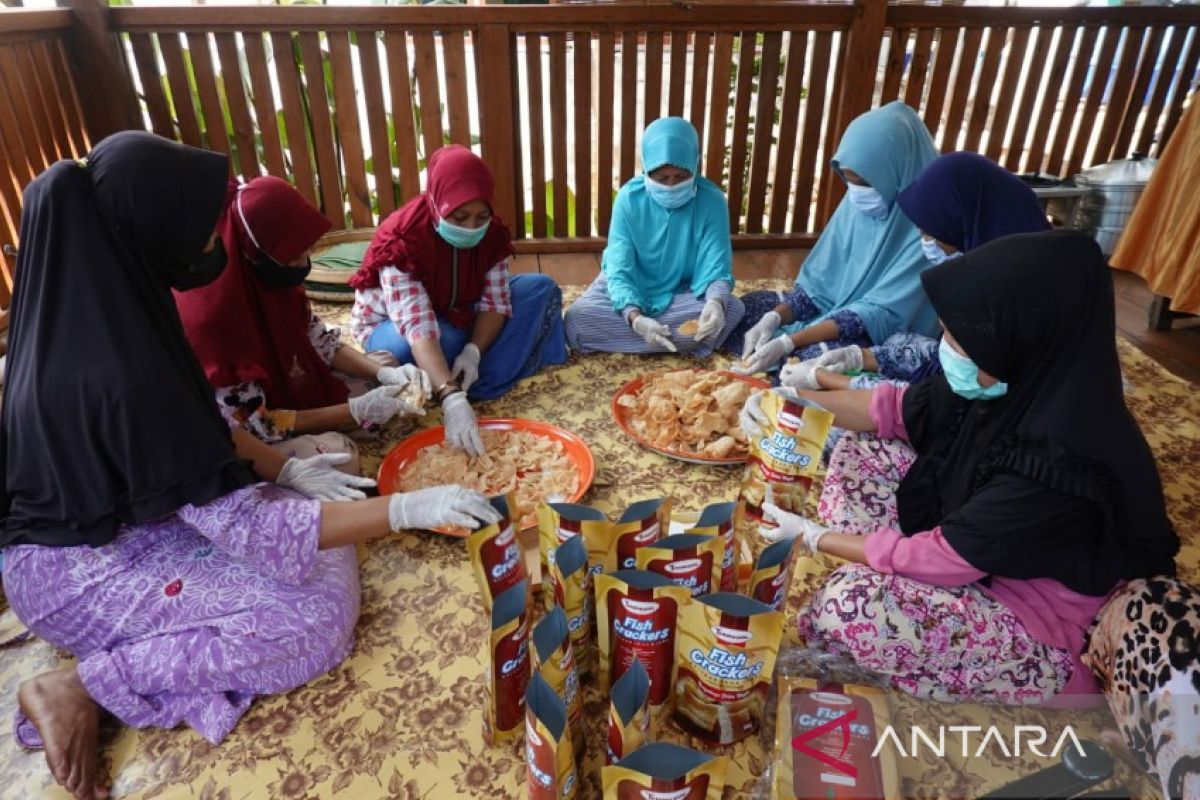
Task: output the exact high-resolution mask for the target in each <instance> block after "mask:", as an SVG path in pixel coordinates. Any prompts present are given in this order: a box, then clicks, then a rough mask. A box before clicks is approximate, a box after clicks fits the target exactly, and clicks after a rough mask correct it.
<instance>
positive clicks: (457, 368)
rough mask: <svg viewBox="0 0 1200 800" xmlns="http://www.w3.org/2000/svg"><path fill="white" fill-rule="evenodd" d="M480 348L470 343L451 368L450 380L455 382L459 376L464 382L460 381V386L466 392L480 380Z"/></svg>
mask: <svg viewBox="0 0 1200 800" xmlns="http://www.w3.org/2000/svg"><path fill="white" fill-rule="evenodd" d="M479 358H480V355H479V348H478V347H476V346H475V343H474V342H468V343H467V346H466V347H464V348H463V349H462V352H461V353H459V354H458V358H456V359H454V366H452V367H451V368H450V380H455V379H456V378H458V376H459V375H461V376H462V380H460V381H458V385H459V386H461V387H462V390H463V391H464V392H465V391H467V390H468V389H470V388H471V384H473V383H475V381H477V380H479Z"/></svg>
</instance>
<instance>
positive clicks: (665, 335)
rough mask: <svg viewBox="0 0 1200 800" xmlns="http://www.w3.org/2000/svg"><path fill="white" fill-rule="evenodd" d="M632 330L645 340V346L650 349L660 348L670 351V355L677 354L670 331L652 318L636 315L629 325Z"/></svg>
mask: <svg viewBox="0 0 1200 800" xmlns="http://www.w3.org/2000/svg"><path fill="white" fill-rule="evenodd" d="M629 326H630V327H631V328H633V332H634V333H636V334H637V335H638V336H641V337H642V338H643V339H645V340H646V344H648V345H650V346H651V347H662V348H664V349H667V350H670V351H671V352H672V353H678V352H679V350H678V348H676V347H675V343H674V342H672V341H671V330H670V329H669V328H668V327H667V326H666V325H663V324H662V323H661V322H659V321H658V320H656V319H654V318H653V317H648V316H646V315H645V314H638V315H637V316H635V317H634V318H633V321H632V322H630V323H629Z"/></svg>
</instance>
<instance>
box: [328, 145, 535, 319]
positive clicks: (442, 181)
mask: <svg viewBox="0 0 1200 800" xmlns="http://www.w3.org/2000/svg"><path fill="white" fill-rule="evenodd" d="M493 191H494V181H493V178H492V172H491V170H489V169H488V167H487V164H485V163H484V161H483V159H481V158H480V157H479V156H477V155H475V154H474V153H472V152H471V151H470V150H468V149H467V148H465V147H463V146H462V145H457V144H452V145H447V146H445V147H442V148H439V149H438V150H437V151H436V152H435V153H434V154H433V155H432V156H430V158H429V174H428V178H427V188H426V190H425V192H423V193H422V194H419V195H417V196H416V197H414V198H413V199H411V200H409V201H408V202H407V203H405V204H404V206H403V207H402V208H400V209H399V210H397V211H395V212H394V213H392V215H391V216H389V217H388V218H387V219H386V220H384V221H383V223H382V224H381V225H380V226H379V229H378V230H376V231H375V238H374V239H372V240H371V244H370V246H369V247H368V248H367V252H366V254H365V255H364V256H363V263H362V266H361V267H359V270H358V272H356V273H354V275H353V276H352V277H351V278H350V286H351V287H352V288H354V289H374V288H376V287H378V286H379V271H380V270H381V269H383V268H384V267H389V266H390V267H396V268H397V269H399V270H400V271H401V272H405V273H408V274H409V275H410V276H411V277H412V278H413V279H414V280H417V281H419V282H420V283H421V284H422V285H423V286H424V288H425V291H426V293H427V294H428V295H429V299H430V302H431V303H432V304H433V310H434V311H435V312H437V313H438V314H439V315H441V316H444V317H446V318H447V319H449V320H450V322H451V323H453V324H454V325H455V326H456V327H458V328H463V329H465V328H469V327H470V325H471V323H472V322H473V321H474V319H475V303H476V301H478V300H479V298H480V296H481V295H482V294H483V288H484V276H485V275H486V274H487V272H488V270H490V269H491V268H492V267H494V266H495V265H496V264H498V263H500V262H501V261H503V260H504V259H506V258H508V257H509V256H511V255H512V254H513V248H512V237H511V236H510V234H509V232H508V228H507V227H506V226H505V225H504V222H503V220H501V219H500V218H499V217H497V216H495V215H494V214H493V216H492V219H491V222H490V223H489V224H488V230H487V233H486V234H484V236H483V240H482V241H481V242H480V243H479V244H477V245H475V246H474V247H472V248H470V249H469V250H459V249H458V248H456V247H454V246H453V245H451V244H450V243H448V242H446V241H445V240H444V239H442V237H441V236H439V235H438V233H437V224H438V221H439V220H441V219H444V218H445V217H446V216H448V215H449V214H451V213H453V212H454V211H455V209H457V208H460V207H461V206H462V205H464V204H465V203H470V202H472V201H474V200H482V201H483V202H485V203H487V204H488V205H489V206H491V204H492V194H493Z"/></svg>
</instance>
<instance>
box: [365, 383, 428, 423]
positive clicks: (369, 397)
mask: <svg viewBox="0 0 1200 800" xmlns="http://www.w3.org/2000/svg"><path fill="white" fill-rule="evenodd" d="M403 391H404V387H403V386H380V387H378V388H375V389H372V390H371V391H369V392H367V393H366V394H363V395H359V396H358V397H351V398H350V399H349V400H347V401H346V405H348V406H350V416H352V417H354V421H355V422H357V423H358V424H359V425H383V424H384V423H386V422H387V421H388V420H390V419H391V418H392V417H394V416H396V415H397V414H413V415H423V414H424V413H425V409H423V408H417V407H416V406H414V405H413V404H412V403H410V402H408V401H407V400H405V399H404V398H402V397H401V396H400V393H401V392H403Z"/></svg>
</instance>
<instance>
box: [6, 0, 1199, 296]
mask: <svg viewBox="0 0 1200 800" xmlns="http://www.w3.org/2000/svg"><path fill="white" fill-rule="evenodd" d="M69 1H70V2H71V3H72V4H73V5H74V6H75V8H76V21H75V25H76V27H82V28H83V29H84V32H85V33H87V34H88V36H87V37H85V38H84V39H83V41H84V42H85V44H88V45H89V46H90V48H91V51H92V55H93V56H95V57H94V58H92V59H91V60H88V59H85V60H84V64H85V66H82V67H79V66H77V69H76V73H77V74H76V83H78V84H80V85H81V86H83V87H84V88H85V91H84V92H83V99H84V103H83V110H84V114H85V116H86V118H87V120H88V123H89V124H88V125H87V126H86V127H80V125H79V124H78V114H79V109H78V104H77V103H75V102H73V101H72V102H70V103H67V104H62V103H60V104H59V105H71V107H72V109H73V113H75V114H76V119H75V123H74V127H71V125H70V124H69V123H67V124H66V126H67V127H68V128H70V130H72V131H75V132H76V133H77V134H79V136H77V138H76V139H72V140H70V141H71V143H72V144H76V145H79V146H83V145H84V139H83V137H82V132H83V131H84V130H86V131H88V132H89V133H90V134H91V138H92V139H93V140H94V139H97V138H99V137H100V136H102V135H103V134H104V133H107V132H108V131H109V130H112V129H115V128H119V127H130V126H136V127H147V128H149V129H151V130H155V131H157V132H158V133H161V134H163V135H165V136H170V137H172V138H177V139H179V140H181V141H184V142H188V143H190V144H194V145H198V146H203V147H209V148H212V149H215V150H220V151H223V152H227V153H229V154H230V156H231V162H232V169H233V171H234V172H236V173H238V174H241V175H243V176H250V175H257V174H261V173H270V174H275V175H279V176H281V177H284V178H287V179H288V180H290V181H292V182H294V183H295V184H296V185H297V186H298V187H299V189H300V191H301V192H303V193H304V194H305V195H306V196H307V197H308V198H309V199H310V200H312V201H313V202H314V203H316V204H317V205H319V206H320V207H321V208H322V210H323V211H324V212H325V213H326V214H327V215H328V216H329V217H330V218H331V219H333V220H334V224H335V225H336V226H337V227H356V226H367V225H373V224H375V223H376V222H377V221H378V220H379V219H380V218H381V217H383V216H385V215H387V214H388V213H390V212H391V211H392V210H394V209H395V208H396V207H398V205H400V204H401V203H402V202H403V201H404V200H406V199H407V198H408V197H411V196H413V195H414V194H415V193H417V192H418V191H419V190H420V187H421V182H422V170H423V167H424V162H425V158H426V157H427V155H428V154H429V153H430V152H431V151H432V150H434V149H436V148H437V147H439V146H441V145H442V144H443V143H446V142H459V143H462V144H466V145H469V146H473V147H478V149H479V151H480V152H481V153H482V155H483V157H484V158H485V159H486V160H487V161H488V163H489V164H490V165H491V167H492V169H493V171H494V172H495V174H496V178H497V187H498V196H497V201H496V204H497V207H498V208H497V210H498V211H499V213H500V214H501V215H503V216H504V217H505V218H507V219H509V220H510V221H513V223H514V226H513V227H514V229H515V230H516V232H517V235H518V237H519V238H520V239H521V240H522V241H521V242H520V243H519V245H520V248H521V249H524V250H569V249H588V250H594V249H598V248H599V247H601V246H602V244H603V238H602V237H603V236H604V235H605V233H606V232H607V229H608V223H609V219H610V214H611V208H612V200H613V197H614V195H615V191H616V189H617V188H619V186H620V185H621V184H622V183H623V182H625V181H626V180H628V179H629V178H630V177H631V176H632V175H634V174H635V172H636V171H637V170H638V168H639V167H638V161H639V159H638V148H639V145H640V135H641V131H642V129H643V127H644V126H645V124H646V123H647V122H649V121H650V120H652V119H654V118H656V117H658V116H661V115H664V114H678V115H683V116H686V117H688V118H689V119H691V120H692V122H693V123H694V124H695V125H696V127H697V129H698V130H699V131H700V134H701V141H702V146H703V151H704V153H703V163H702V168H703V171H704V173H705V174H706V175H707V176H708V177H710V178H711V179H712V180H714V181H716V182H718V183H719V184H720V185H721V186H723V187H724V188H725V190H726V192H727V193H728V196H729V205H730V226H731V230H732V231H733V232H734V234H735V244H739V245H745V244H749V245H752V246H760V247H761V246H771V245H775V244H784V245H794V244H797V243H806V242H811V241H812V239H813V237H814V236H815V234H817V233H819V231H820V229H821V227H822V226H823V224H824V222H825V220H826V219H828V216H829V214H830V213H832V209H833V208H834V206H835V204H836V202H837V200H838V199H839V198H840V194H841V185H840V181H837V180H835V177H834V175H833V173H832V171H831V170H830V169H829V166H828V162H829V157H830V155H831V154H832V151H833V149H834V147H835V146H836V143H837V141H838V139H839V137H840V135H841V133H842V131H843V130H844V128H845V126H846V124H848V122H849V120H850V119H852V118H853V117H854V116H855V115H856V114H858V113H861V112H862V111H864V110H866V109H868V108H870V107H871V106H873V105H878V104H880V103H883V102H887V101H890V100H893V99H901V100H904V101H905V102H907V103H909V104H910V105H912V106H913V107H914V108H917V109H918V110H919V111H920V113H921V114H922V116H923V117H924V119H925V120H926V122H927V124H928V125H929V128H930V130H931V131H932V132H933V133H934V135H935V136H936V138H937V141H938V144H939V146H940V147H941V148H942V149H943V150H953V149H974V150H980V151H982V152H985V153H987V154H988V155H989V156H991V157H992V158H995V159H997V160H998V161H1000V162H1001V163H1003V164H1005V165H1006V166H1008V167H1009V168H1011V169H1014V170H1045V171H1048V172H1053V173H1058V174H1070V173H1074V172H1076V171H1078V170H1079V169H1081V168H1083V167H1086V166H1089V165H1091V164H1095V163H1102V162H1104V161H1107V160H1109V159H1110V158H1113V157H1122V156H1125V155H1127V154H1129V153H1130V152H1131V151H1133V150H1141V151H1145V152H1148V153H1150V154H1151V155H1153V154H1157V153H1158V152H1160V151H1161V148H1162V146H1163V144H1164V143H1165V142H1166V140H1167V139H1168V138H1169V136H1170V134H1171V131H1172V130H1173V129H1174V126H1175V124H1176V122H1177V121H1178V119H1179V116H1180V113H1181V109H1182V105H1183V102H1184V100H1185V98H1186V97H1187V95H1188V93H1189V92H1190V91H1191V88H1192V86H1193V85H1194V82H1195V79H1196V74H1197V61H1198V58H1200V36H1198V33H1200V9H1197V8H1195V7H1178V8H1060V9H1011V8H962V7H922V6H912V5H899V6H887V5H885V4H884V3H883V2H882V1H881V0H859V2H857V3H855V4H849V3H847V4H819V5H765V4H763V5H754V4H729V5H698V6H695V7H693V8H691V9H690V10H689V9H685V8H681V7H676V6H641V7H638V6H634V7H631V6H555V7H546V6H541V7H512V6H508V7H495V6H492V7H470V8H460V7H448V6H426V7H380V6H368V7H336V8H335V7H314V6H286V7H275V6H269V7H261V6H256V7H216V6H190V7H168V8H163V7H159V8H151V7H141V8H138V7H122V8H112V9H105V10H103V12H102V13H96V14H93V13H91V12H93V11H95V7H94V3H95V0H69ZM89 4H90V5H89ZM21 13H24V14H25V15H29V14H32V13H33V12H7V14H21ZM44 13H46V14H48V16H44V17H38V18H37V19H36V20H34V18H33V17H30V16H25V17H24V19H26V20H27V21H29V20H32V22H27V23H26V24H25V25H24V28H22V30H23V31H25V33H22V34H20V35H21V36H26V37H27V38H28V37H40V39H39V41H43V40H44V42H49V44H45V43H44V44H42V45H41V47H42V48H43V49H44V50H45V51H46V52H48V53H54V54H56V56H57V61H56V62H55V64H57V67H56V70H57V71H56V73H55V74H56V75H57V76H58V78H60V79H63V80H66V81H67V83H66V84H65V85H67V86H70V78H71V71H70V70H67V69H66V68H65V66H64V64H65V62H64V61H63V58H62V44H61V41H62V40H61V38H60V37H61V36H62V35H64V33H65V31H64V28H66V27H67V26H71V25H72V19H71V16H70V12H66V11H54V12H44ZM7 14H6V13H0V25H2V24H3V23H4V20H5V17H6V16H7ZM34 22H36V23H37V25H41V26H42V27H41V28H39V29H37V32H35V31H34V29H35V27H36V26H35V25H34V24H33V23H34ZM17 27H20V26H17ZM9 28H13V23H10V24H9ZM3 30H6V29H5V28H3V27H0V31H3ZM5 36H7V34H5ZM105 37H108V38H109V39H110V40H111V39H113V38H114V37H118V38H119V43H118V45H119V46H118V47H117V48H116V49H114V50H113V51H112V52H118V51H119V52H123V53H124V54H125V61H126V66H125V67H124V68H123V67H122V66H121V65H120V63H119V57H118V60H117V61H116V62H115V64H116V66H115V69H116V71H117V73H118V76H119V79H116V80H114V79H111V77H110V78H109V79H106V80H97V79H96V75H95V74H94V73H96V72H101V71H103V70H104V69H105V58H106V56H105V53H104V42H103V40H104V39H105ZM15 46H16V44H13V45H10V44H9V43H8V39H7V38H4V36H0V71H2V72H3V73H4V74H5V76H6V82H7V83H8V84H10V85H11V84H14V83H15V84H18V85H26V84H24V83H23V82H24V81H25V78H24V77H21V78H19V79H18V78H14V77H9V76H11V75H13V73H12V71H10V70H8V69H3V59H4V58H6V57H12V58H15V57H16V56H10V55H5V54H6V53H9V52H14V53H15V52H17V51H15V50H14V51H9V50H8V48H9V47H15ZM21 57H22V58H24V57H26V56H24V55H22V56H21ZM88 64H98V65H99V66H96V67H94V68H93V67H89V66H86V65H88ZM20 74H21V75H22V76H24V75H25V72H24V71H22V72H21V73H20ZM122 82H123V83H124V85H115V84H121V83H122ZM0 83H4V82H0ZM106 87H107V88H106ZM0 88H4V87H2V86H0ZM135 92H136V95H137V98H138V100H137V103H136V105H135V104H133V103H129V102H127V98H128V97H130V96H132V95H133V93H135ZM59 96H65V97H67V98H68V99H71V98H73V97H74V93H73V89H72V90H71V91H69V92H67V93H66V94H65V95H59ZM51 99H53V98H49V99H48V100H51ZM125 109H133V110H132V111H126V110H125ZM63 113H64V115H65V111H64V112H63ZM4 115H5V110H4V109H3V108H0V133H3V132H5V131H7V130H8V129H7V128H5V127H4V125H5V124H6V122H5V118H4ZM22 133H23V134H24V135H25V136H28V133H27V132H25V131H22ZM5 140H6V141H5V145H6V147H0V159H5V160H7V161H8V162H9V163H8V165H5V164H0V168H3V169H4V174H2V175H0V179H2V178H5V177H8V178H11V182H12V185H13V188H12V189H6V188H4V187H0V203H3V204H4V206H3V208H0V211H3V215H4V220H3V225H0V232H3V234H4V236H5V238H6V239H7V238H8V237H10V236H12V235H14V234H15V230H14V228H15V220H16V208H15V206H14V203H16V202H17V196H16V195H15V194H14V190H16V189H19V187H21V186H23V185H24V183H25V182H27V180H28V178H29V177H30V176H31V175H32V174H34V173H36V172H37V170H38V169H40V168H41V167H42V166H44V164H45V163H46V162H45V161H44V160H42V161H36V163H35V161H34V160H33V159H32V157H31V156H29V155H28V154H27V151H28V150H29V149H30V148H29V147H27V146H26V144H25V139H13V140H10V139H8V137H7V136H6V137H5ZM56 141H57V140H56ZM38 152H39V153H40V154H41V155H44V156H46V157H49V156H50V151H48V150H39V151H38ZM68 152H70V154H72V155H74V154H77V152H78V147H76V149H71V150H63V149H61V148H60V150H59V151H56V155H55V156H54V157H58V156H60V155H66V154H67V153H68ZM50 160H53V158H52V157H51V158H50ZM18 162H20V164H19V168H18V166H17V164H18ZM0 182H2V181H0ZM5 186H7V184H5ZM3 226H7V228H5V227H3ZM0 304H2V303H0Z"/></svg>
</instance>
